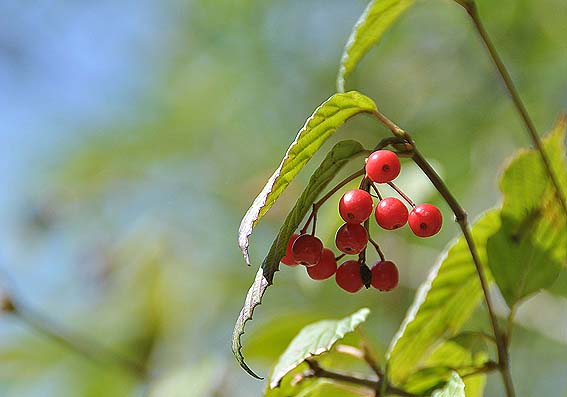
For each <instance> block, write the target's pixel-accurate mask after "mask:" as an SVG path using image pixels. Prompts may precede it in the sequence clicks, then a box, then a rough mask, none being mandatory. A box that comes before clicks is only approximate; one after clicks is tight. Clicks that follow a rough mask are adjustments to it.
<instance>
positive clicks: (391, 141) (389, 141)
mask: <svg viewBox="0 0 567 397" xmlns="http://www.w3.org/2000/svg"><path fill="white" fill-rule="evenodd" d="M389 145H404V146H406V147H405V150H406V151H408V150H409V149H408V148H407V146H408V145H407V143H406V140H405V138H400V137H397V136H394V137H387V138H384V139H382V140H381V141H380V142H378V143H377V144H376V146H375V147H374V149H373V150H372V151H370V150H368V151H367V152H368V154H370V153H372V152H373V151H376V150H380V149H384V148H385V147H387V146H389ZM365 172H366V170H365V169H364V168H362V169H360V170H358V171H356V172H354V173H352V174H350V175H349V176H347V177H346V178H345V179H343V180H342V181H340V182H339V183H338V184H337V185H336V186H335V187H333V188H332V189H331V190H329V191H328V192H327V193H326V194H325V195H324V196H323V197H321V198H320V199H319V200H317V201H316V202H315V203H314V204H313V210H312V211H311V214H309V218H307V221H306V222H305V225H304V226H303V228H302V229H301V234H304V233H306V232H307V228H309V224H310V223H311V221H312V220H313V217H314V216H315V213H316V212H317V211H318V210H319V208H321V206H322V205H323V204H324V203H325V202H326V201H327V200H329V199H330V198H331V197H332V196H333V195H334V194H335V193H336V192H338V191H339V190H341V189H342V188H343V187H344V186H345V185H347V184H348V183H350V182H351V181H353V180H355V179H356V178H358V177H359V176H362V175H364V174H365ZM364 179H366V178H363V181H364ZM366 191H368V190H366Z"/></svg>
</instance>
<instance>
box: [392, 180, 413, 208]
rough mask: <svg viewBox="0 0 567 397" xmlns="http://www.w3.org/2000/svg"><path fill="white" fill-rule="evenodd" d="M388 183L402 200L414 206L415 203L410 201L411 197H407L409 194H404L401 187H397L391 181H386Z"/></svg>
mask: <svg viewBox="0 0 567 397" xmlns="http://www.w3.org/2000/svg"><path fill="white" fill-rule="evenodd" d="M388 185H390V187H391V188H392V189H394V190H395V191H396V192H397V193H398V194H399V195H400V196H401V197H402V198H403V199H404V200H406V202H407V203H408V204H409V205H411V206H412V207H415V203H414V202H413V201H412V199H410V198H409V196H408V195H407V194H405V193H404V192H403V191H402V189H400V188H399V187H397V186H396V185H394V183H393V182H388Z"/></svg>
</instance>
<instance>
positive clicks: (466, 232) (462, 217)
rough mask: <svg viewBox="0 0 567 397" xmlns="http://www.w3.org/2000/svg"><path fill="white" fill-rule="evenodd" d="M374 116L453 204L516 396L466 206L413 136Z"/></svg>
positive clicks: (506, 382)
mask: <svg viewBox="0 0 567 397" xmlns="http://www.w3.org/2000/svg"><path fill="white" fill-rule="evenodd" d="M373 115H374V117H375V118H376V119H377V120H379V121H380V122H381V123H383V124H384V125H385V126H386V127H387V128H388V129H390V131H391V132H392V134H394V135H395V136H397V137H400V136H402V137H404V138H405V139H406V140H407V141H408V143H409V144H411V145H412V146H413V155H412V159H413V161H414V162H415V163H416V164H417V166H418V167H419V168H421V170H422V171H423V173H424V174H425V175H426V176H427V177H428V178H429V180H430V181H431V183H432V184H433V186H435V188H436V189H437V191H438V192H439V194H441V196H442V197H443V199H444V200H445V202H446V203H447V205H449V207H450V208H451V210H452V211H453V214H454V215H455V220H456V222H457V223H458V224H459V227H460V228H461V232H462V233H463V236H464V238H465V241H466V243H467V246H468V248H469V251H470V254H471V257H472V260H473V263H474V266H475V268H476V272H477V275H478V278H479V281H480V285H481V287H482V291H483V294H484V301H485V304H486V307H487V309H488V315H489V317H490V323H491V325H492V330H493V332H494V339H495V340H496V347H497V350H498V364H499V367H500V372H501V374H502V379H503V381H504V385H505V387H506V392H507V396H508V397H514V395H515V394H514V388H513V385H512V379H511V376H510V366H509V361H508V345H507V342H506V338H505V337H504V335H503V333H502V332H501V330H500V327H499V325H498V319H497V317H496V312H495V311H494V303H493V299H492V296H491V293H490V289H489V286H488V278H487V277H486V274H485V269H484V266H483V265H482V263H481V261H480V258H479V255H478V251H477V249H476V244H475V241H474V239H473V236H472V233H471V230H470V227H469V223H468V220H467V213H466V211H465V210H464V209H463V207H462V206H461V205H460V204H459V202H458V201H457V199H456V198H455V196H453V193H451V191H450V190H449V188H448V187H447V185H445V182H443V180H442V179H441V177H440V176H439V174H437V172H436V171H435V170H434V169H433V167H432V166H431V164H429V162H428V161H427V160H426V159H425V158H424V157H423V156H422V155H421V153H420V152H419V150H417V148H416V147H415V142H414V141H413V139H412V137H411V136H410V134H409V133H407V132H406V131H404V130H403V129H402V128H400V127H398V126H397V125H396V124H395V123H394V122H393V121H391V120H390V119H388V118H387V117H386V116H385V115H383V114H382V113H380V112H379V111H374V112H373Z"/></svg>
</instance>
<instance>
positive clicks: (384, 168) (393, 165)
mask: <svg viewBox="0 0 567 397" xmlns="http://www.w3.org/2000/svg"><path fill="white" fill-rule="evenodd" d="M400 168H401V165H400V159H399V158H398V156H397V155H396V153H394V152H391V151H389V150H377V151H375V152H374V153H372V154H371V155H370V156H369V157H368V159H367V160H366V175H367V176H368V178H370V180H371V181H373V182H378V183H386V182H391V181H393V180H394V179H396V177H397V176H398V174H399V173H400Z"/></svg>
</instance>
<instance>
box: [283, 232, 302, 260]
mask: <svg viewBox="0 0 567 397" xmlns="http://www.w3.org/2000/svg"><path fill="white" fill-rule="evenodd" d="M298 237H299V234H297V233H293V234H292V235H291V237H290V238H289V241H288V242H287V247H286V249H285V256H284V257H283V258H282V260H281V263H283V264H284V265H288V266H297V265H299V262H296V261H295V259H293V256H292V255H291V246H292V245H293V243H294V242H295V240H297V238H298Z"/></svg>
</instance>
